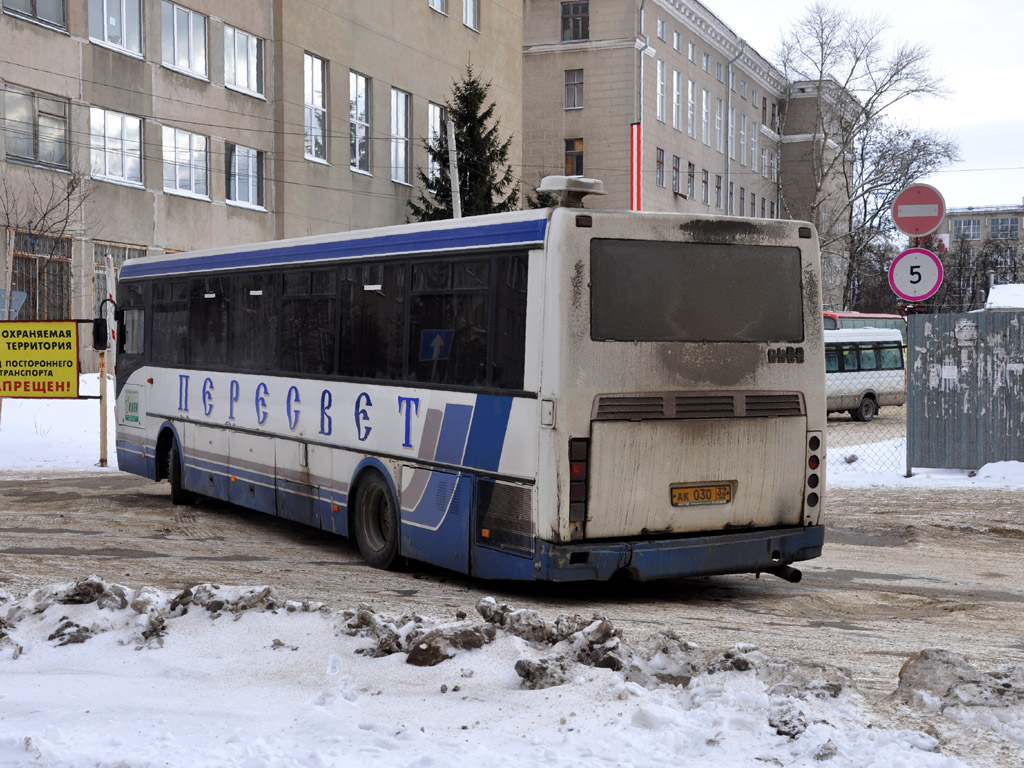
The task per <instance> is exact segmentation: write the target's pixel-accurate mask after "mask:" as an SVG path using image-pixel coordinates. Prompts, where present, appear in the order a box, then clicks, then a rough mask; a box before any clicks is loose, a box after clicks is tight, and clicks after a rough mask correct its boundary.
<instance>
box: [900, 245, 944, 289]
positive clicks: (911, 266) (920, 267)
mask: <svg viewBox="0 0 1024 768" xmlns="http://www.w3.org/2000/svg"><path fill="white" fill-rule="evenodd" d="M940 285H942V262H941V261H939V257H938V256H936V255H935V254H934V253H932V252H931V251H926V250H925V249H924V248H911V249H910V250H907V251H904V252H903V253H901V254H900V255H899V256H897V257H896V258H895V259H893V262H892V264H891V265H890V266H889V287H890V288H892V290H893V293H895V294H896V295H897V296H899V297H900V298H901V299H904V300H906V301H924V300H925V299H930V298H931V297H932V296H934V295H935V292H936V291H937V290H939V286H940Z"/></svg>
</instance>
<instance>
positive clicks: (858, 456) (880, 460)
mask: <svg viewBox="0 0 1024 768" xmlns="http://www.w3.org/2000/svg"><path fill="white" fill-rule="evenodd" d="M827 376H830V377H831V374H829V375H827ZM898 377H899V383H900V389H902V388H903V386H904V375H903V371H899V373H898ZM858 378H859V379H860V382H861V383H862V384H863V387H864V389H863V392H861V393H860V394H859V395H857V397H858V398H859V399H858V401H857V402H856V403H850V402H849V401H844V402H837V396H836V395H835V394H833V395H832V397H831V398H830V400H831V405H830V408H833V407H835V408H839V407H841V406H845V405H850V406H851V407H850V408H849V409H848V410H841V411H836V412H832V413H829V415H828V476H829V477H830V478H837V477H842V476H844V475H845V476H847V477H849V476H852V475H872V474H887V473H893V472H898V473H899V474H900V475H903V474H905V473H906V465H907V408H906V406H905V405H904V403H905V401H906V397H905V396H902V393H901V397H900V399H899V404H898V405H894V404H891V403H892V402H893V399H892V396H891V395H890V396H886V397H882V396H881V395H880V394H879V393H881V392H889V391H890V390H891V387H892V375H891V372H889V371H878V372H875V373H874V374H872V373H870V372H865V373H864V374H863V375H862V376H860V377H858ZM830 388H834V387H833V386H832V385H831V383H830ZM851 397H852V396H851ZM865 398H867V399H868V401H869V402H867V403H865V402H864V400H865ZM879 401H881V402H879Z"/></svg>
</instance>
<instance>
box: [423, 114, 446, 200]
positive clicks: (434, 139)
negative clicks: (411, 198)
mask: <svg viewBox="0 0 1024 768" xmlns="http://www.w3.org/2000/svg"><path fill="white" fill-rule="evenodd" d="M444 131H445V116H444V107H442V106H441V105H440V104H434V103H433V102H430V103H429V104H427V140H428V141H429V142H430V146H431V147H436V146H438V142H439V141H440V139H441V135H442V134H443V133H444ZM440 177H441V164H440V163H439V162H438V161H437V160H436V159H434V156H433V155H430V160H429V163H428V166H427V178H428V179H429V180H430V185H431V189H432V188H433V185H434V184H435V183H436V182H437V180H438V179H439V178H440Z"/></svg>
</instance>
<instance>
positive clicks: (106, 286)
mask: <svg viewBox="0 0 1024 768" xmlns="http://www.w3.org/2000/svg"><path fill="white" fill-rule="evenodd" d="M146 253H147V250H146V248H143V247H140V246H133V245H119V244H117V243H103V242H99V241H93V246H92V265H93V266H92V275H93V280H92V283H93V289H94V290H93V312H95V314H94V315H93V317H102V310H101V309H100V305H102V304H103V302H104V300H105V299H112V298H114V296H113V294H114V293H115V292H116V291H115V289H114V286H113V285H111V284H110V282H108V280H107V259H108V258H109V259H110V268H111V273H112V274H111V276H112V277H113V278H114V283H116V282H117V276H118V275H119V274H120V273H121V266H122V265H123V264H124V263H125V261H126V260H128V259H141V258H142V257H144V256H145V255H146Z"/></svg>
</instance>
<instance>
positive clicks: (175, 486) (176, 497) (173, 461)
mask: <svg viewBox="0 0 1024 768" xmlns="http://www.w3.org/2000/svg"><path fill="white" fill-rule="evenodd" d="M167 482H169V483H170V484H171V504H178V505H181V504H191V503H193V502H194V501H195V500H196V495H195V494H194V493H192V491H187V490H185V489H184V488H183V487H182V485H181V451H179V450H178V441H177V439H176V438H173V437H172V438H171V446H170V448H169V449H168V451H167Z"/></svg>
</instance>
